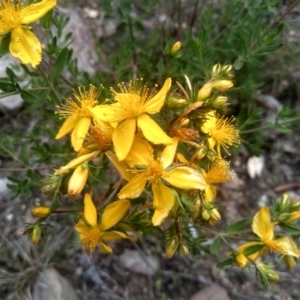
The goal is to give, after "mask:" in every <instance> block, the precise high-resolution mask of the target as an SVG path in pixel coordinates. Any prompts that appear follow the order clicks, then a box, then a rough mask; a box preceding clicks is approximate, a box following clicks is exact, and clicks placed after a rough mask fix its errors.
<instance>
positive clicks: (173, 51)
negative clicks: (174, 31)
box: [170, 41, 182, 55]
mask: <svg viewBox="0 0 300 300" xmlns="http://www.w3.org/2000/svg"><path fill="white" fill-rule="evenodd" d="M181 46H182V44H181V42H180V41H178V42H176V43H174V44H173V46H172V48H171V52H170V54H171V55H175V54H176V53H177V52H178V51H179V50H180V49H181Z"/></svg>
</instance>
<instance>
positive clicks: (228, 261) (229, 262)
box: [217, 257, 234, 268]
mask: <svg viewBox="0 0 300 300" xmlns="http://www.w3.org/2000/svg"><path fill="white" fill-rule="evenodd" d="M233 263H234V259H233V258H232V257H231V258H228V259H226V260H223V261H221V262H219V263H218V264H217V268H223V267H225V266H229V265H232V264H233Z"/></svg>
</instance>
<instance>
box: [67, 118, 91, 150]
mask: <svg viewBox="0 0 300 300" xmlns="http://www.w3.org/2000/svg"><path fill="white" fill-rule="evenodd" d="M90 125H91V118H87V117H85V118H81V119H80V120H79V121H78V123H77V124H76V126H75V128H74V130H73V132H72V135H71V143H72V146H73V148H74V150H75V151H79V150H80V149H81V147H82V144H83V141H84V138H85V136H86V134H87V132H88V131H89V128H90Z"/></svg>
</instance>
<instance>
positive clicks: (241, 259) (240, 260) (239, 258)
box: [235, 253, 248, 268]
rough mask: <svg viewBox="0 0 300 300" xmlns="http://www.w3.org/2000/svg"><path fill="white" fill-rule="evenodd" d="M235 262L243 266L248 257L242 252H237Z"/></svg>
mask: <svg viewBox="0 0 300 300" xmlns="http://www.w3.org/2000/svg"><path fill="white" fill-rule="evenodd" d="M235 262H236V264H237V265H238V266H239V267H240V268H245V267H246V266H247V264H248V258H247V257H246V256H245V255H244V254H243V253H239V254H238V255H237V256H236V257H235Z"/></svg>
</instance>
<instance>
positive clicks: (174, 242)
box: [166, 239, 179, 258]
mask: <svg viewBox="0 0 300 300" xmlns="http://www.w3.org/2000/svg"><path fill="white" fill-rule="evenodd" d="M178 245H179V243H178V241H177V239H173V240H172V241H171V243H170V244H169V245H168V246H167V249H166V256H167V258H170V257H172V256H173V255H174V253H175V252H176V250H177V248H178Z"/></svg>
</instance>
